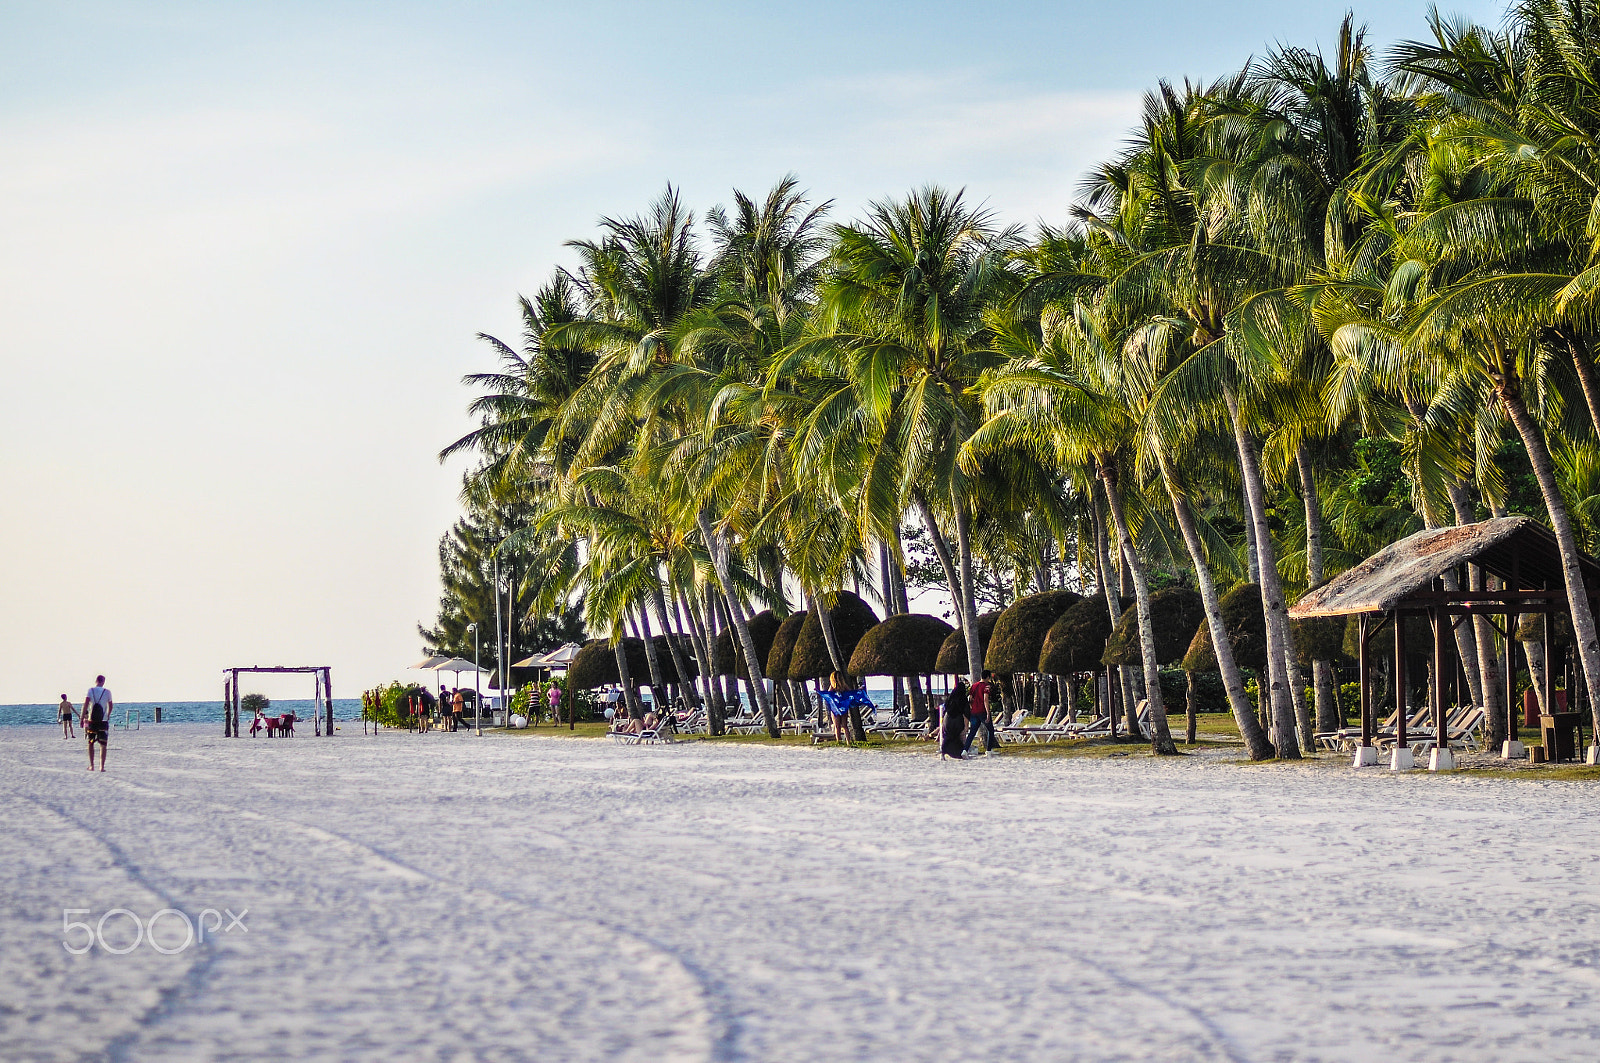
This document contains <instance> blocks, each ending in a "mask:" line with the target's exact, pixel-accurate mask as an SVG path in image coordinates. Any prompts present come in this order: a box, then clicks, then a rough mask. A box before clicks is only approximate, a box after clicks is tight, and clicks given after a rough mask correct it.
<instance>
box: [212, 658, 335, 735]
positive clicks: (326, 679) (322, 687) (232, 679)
mask: <svg viewBox="0 0 1600 1063" xmlns="http://www.w3.org/2000/svg"><path fill="white" fill-rule="evenodd" d="M222 671H223V674H224V675H226V676H227V678H226V679H224V680H223V681H222V735H223V737H224V738H238V737H239V700H240V695H239V676H240V674H241V673H246V672H266V673H270V674H274V675H282V674H289V675H306V674H307V673H309V674H310V675H311V686H312V693H311V701H312V704H313V706H314V707H313V709H312V714H311V715H312V719H313V720H315V721H316V733H317V734H318V735H319V736H320V735H326V736H327V737H329V738H332V737H333V669H332V668H331V667H330V666H328V665H325V664H315V665H305V666H302V667H298V668H296V667H284V666H282V665H274V666H271V667H266V666H262V665H251V666H250V667H248V668H245V667H243V666H240V667H238V668H224V669H223V670H222Z"/></svg>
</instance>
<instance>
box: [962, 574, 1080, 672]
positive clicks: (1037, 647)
mask: <svg viewBox="0 0 1600 1063" xmlns="http://www.w3.org/2000/svg"><path fill="white" fill-rule="evenodd" d="M1082 600H1083V595H1081V594H1077V593H1075V592H1073V591H1067V590H1059V591H1041V592H1040V593H1038V594H1029V595H1026V596H1024V597H1022V598H1018V599H1017V600H1016V601H1014V602H1012V603H1011V604H1010V605H1009V606H1007V607H1006V609H1005V611H1004V612H1002V613H1001V614H1000V619H999V620H997V621H995V625H994V634H993V635H992V636H991V637H990V639H989V648H988V649H987V650H985V651H984V655H983V666H984V667H985V668H987V669H988V670H989V671H991V672H994V673H996V674H997V675H1015V674H1017V673H1019V672H1032V671H1033V670H1034V669H1035V668H1037V667H1039V653H1040V651H1041V650H1043V649H1044V637H1045V636H1046V635H1048V634H1049V633H1050V625H1052V624H1054V623H1055V622H1056V621H1057V620H1059V619H1060V618H1061V614H1062V613H1064V612H1066V611H1067V610H1068V609H1070V608H1072V606H1073V605H1075V604H1077V603H1078V602H1080V601H1082Z"/></svg>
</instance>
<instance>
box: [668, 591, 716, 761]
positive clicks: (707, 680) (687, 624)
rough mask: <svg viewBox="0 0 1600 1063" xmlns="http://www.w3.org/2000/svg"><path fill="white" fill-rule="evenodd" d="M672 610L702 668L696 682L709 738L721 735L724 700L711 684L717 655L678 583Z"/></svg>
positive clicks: (687, 597)
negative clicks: (722, 701) (711, 735)
mask: <svg viewBox="0 0 1600 1063" xmlns="http://www.w3.org/2000/svg"><path fill="white" fill-rule="evenodd" d="M672 608H673V610H674V612H676V613H677V616H678V624H679V626H680V627H682V628H683V629H684V630H686V631H688V632H689V645H690V646H691V647H693V649H694V659H695V663H696V664H697V665H699V668H700V675H699V676H698V677H697V678H696V680H695V682H696V684H698V687H697V689H698V690H699V692H700V694H699V696H700V697H701V699H702V702H701V703H702V704H703V705H705V707H706V731H707V733H709V734H714V735H718V734H721V733H722V712H721V699H720V698H718V697H717V696H716V689H717V688H716V686H715V685H714V684H713V683H712V681H711V669H712V665H713V664H714V662H715V654H714V653H713V652H712V650H711V647H710V643H709V642H708V641H707V640H706V633H705V628H704V627H703V626H702V625H701V623H700V617H699V616H698V615H696V613H695V609H694V602H693V599H692V598H690V596H689V595H688V594H686V593H684V591H683V589H682V588H681V587H679V586H678V585H677V584H676V582H674V583H673V586H672Z"/></svg>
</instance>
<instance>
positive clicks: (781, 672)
mask: <svg viewBox="0 0 1600 1063" xmlns="http://www.w3.org/2000/svg"><path fill="white" fill-rule="evenodd" d="M808 615H810V614H809V613H807V612H806V610H804V609H802V610H800V611H799V612H798V613H790V614H789V615H788V616H786V617H784V618H783V623H781V624H779V625H778V630H777V632H776V633H775V634H774V635H773V636H772V648H771V649H769V650H768V651H767V678H768V679H776V680H784V679H788V678H789V658H791V657H793V656H794V644H795V643H796V642H798V641H799V639H800V629H801V628H803V627H805V624H806V617H807V616H808Z"/></svg>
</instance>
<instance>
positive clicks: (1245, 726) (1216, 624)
mask: <svg viewBox="0 0 1600 1063" xmlns="http://www.w3.org/2000/svg"><path fill="white" fill-rule="evenodd" d="M1156 460H1157V462H1159V464H1160V466H1161V479H1162V482H1163V483H1164V484H1166V488H1167V496H1168V497H1169V498H1171V499H1172V512H1173V516H1175V517H1176V518H1177V521H1178V529H1179V530H1180V531H1181V532H1182V533H1183V542H1184V545H1185V546H1187V547H1188V548H1189V561H1190V563H1191V564H1192V565H1194V574H1195V582H1196V583H1198V584H1199V585H1200V604H1201V607H1202V608H1204V610H1205V614H1206V626H1207V627H1208V628H1209V629H1210V631H1211V647H1212V649H1213V650H1214V651H1215V652H1216V657H1217V670H1218V671H1219V672H1220V673H1221V674H1222V687H1223V689H1224V690H1225V691H1227V694H1228V708H1229V709H1231V710H1232V712H1233V719H1234V722H1235V723H1237V724H1238V725H1239V736H1240V737H1241V738H1243V739H1244V747H1245V750H1246V751H1247V752H1248V753H1249V754H1250V759H1251V760H1266V759H1267V758H1269V757H1271V756H1272V745H1271V743H1269V742H1268V741H1267V736H1266V735H1264V734H1262V733H1261V726H1260V725H1259V724H1258V723H1257V722H1256V716H1255V712H1254V711H1253V710H1252V709H1251V708H1250V695H1249V694H1247V693H1245V689H1244V675H1243V673H1241V672H1240V671H1239V662H1238V661H1237V660H1236V659H1235V658H1234V656H1233V645H1232V644H1231V643H1230V642H1229V641H1228V636H1227V628H1226V627H1225V626H1224V625H1223V622H1222V599H1221V596H1220V595H1218V594H1217V581H1216V578H1215V577H1214V576H1212V574H1211V566H1210V565H1209V564H1207V563H1206V552H1205V543H1204V542H1203V541H1202V540H1201V538H1200V526H1199V524H1198V522H1196V520H1195V517H1194V510H1193V509H1191V508H1190V507H1189V499H1188V498H1187V497H1186V496H1185V495H1184V494H1183V493H1182V491H1181V490H1180V488H1179V481H1178V479H1177V477H1176V475H1175V474H1174V473H1173V471H1172V465H1171V463H1170V462H1169V461H1168V460H1167V455H1166V452H1165V451H1163V450H1159V449H1158V450H1157V451H1156Z"/></svg>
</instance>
